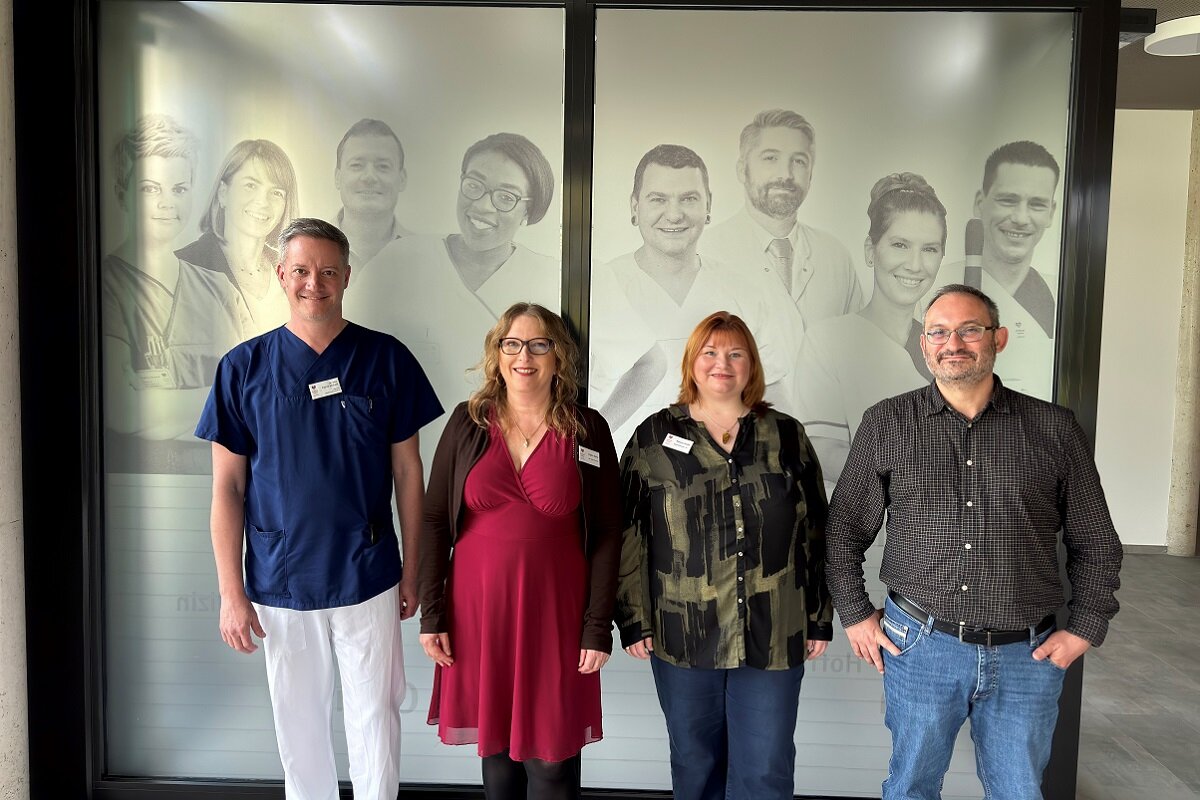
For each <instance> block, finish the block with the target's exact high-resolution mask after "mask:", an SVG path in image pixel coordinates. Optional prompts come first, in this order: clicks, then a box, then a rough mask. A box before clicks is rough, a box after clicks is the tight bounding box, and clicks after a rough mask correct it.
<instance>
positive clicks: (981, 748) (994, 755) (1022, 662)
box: [971, 631, 1066, 800]
mask: <svg viewBox="0 0 1200 800" xmlns="http://www.w3.org/2000/svg"><path fill="white" fill-rule="evenodd" d="M1049 634H1050V632H1049V631H1047V632H1045V633H1043V634H1042V635H1041V636H1036V635H1031V637H1030V640H1029V641H1028V642H1017V643H1015V644H1006V645H1002V646H1000V647H990V648H981V650H982V652H983V654H984V655H983V669H982V670H981V671H982V672H983V673H984V674H985V675H986V676H987V678H988V680H987V683H986V684H985V687H984V689H985V691H984V692H981V694H980V695H979V696H978V697H977V698H975V701H974V702H973V703H972V705H971V738H972V739H973V740H974V741H975V764H976V768H977V770H978V773H979V781H980V783H982V784H983V789H984V796H985V797H987V798H997V800H1001V798H1002V799H1003V800H1040V799H1041V797H1042V790H1041V783H1042V773H1043V772H1045V770H1046V764H1047V762H1049V760H1050V743H1051V740H1052V739H1053V737H1054V726H1055V723H1056V722H1057V721H1058V696H1059V694H1061V692H1062V684H1063V676H1064V675H1066V672H1065V671H1064V670H1061V669H1059V668H1058V667H1056V666H1054V664H1052V663H1051V662H1050V659H1046V660H1044V661H1035V660H1034V658H1033V651H1034V650H1035V649H1037V648H1038V647H1039V646H1040V645H1041V643H1042V642H1043V641H1045V639H1046V637H1047V636H1049Z"/></svg>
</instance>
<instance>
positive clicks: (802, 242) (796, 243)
mask: <svg viewBox="0 0 1200 800" xmlns="http://www.w3.org/2000/svg"><path fill="white" fill-rule="evenodd" d="M742 213H744V214H745V215H746V219H748V220H749V221H750V230H751V231H753V233H754V241H755V242H757V243H758V249H759V250H761V251H762V252H764V253H765V252H766V251H767V248H768V247H770V246H771V242H773V241H775V240H776V239H778V238H779V237H778V236H776V235H774V234H773V233H771V232H770V231H768V230H767V229H766V228H764V227H763V226H762V225H759V224H758V222H756V221H755V219H754V217H753V216H751V215H750V209H749V208H743V209H742ZM784 238H785V239H787V240H788V241H790V242H791V243H792V252H793V253H794V255H793V258H794V259H795V258H808V255H809V251H810V247H809V244H808V234H806V233H805V232H804V226H803V225H802V224H800V222H799V220H797V221H796V222H795V223H794V224H793V225H792V229H791V230H790V231H788V235H787V236H785V237H784Z"/></svg>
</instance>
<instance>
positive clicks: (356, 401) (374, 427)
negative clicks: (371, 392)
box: [329, 394, 388, 445]
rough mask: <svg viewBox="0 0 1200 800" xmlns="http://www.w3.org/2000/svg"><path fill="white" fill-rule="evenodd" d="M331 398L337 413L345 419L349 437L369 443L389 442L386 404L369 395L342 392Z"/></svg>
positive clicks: (344, 423) (344, 422)
mask: <svg viewBox="0 0 1200 800" xmlns="http://www.w3.org/2000/svg"><path fill="white" fill-rule="evenodd" d="M329 400H330V401H331V402H332V403H334V404H336V413H337V414H338V415H339V417H340V418H341V419H342V420H343V423H342V424H343V425H345V430H346V432H347V434H348V435H349V437H350V438H351V439H352V440H354V441H357V442H362V443H363V444H368V445H379V444H387V443H388V442H387V438H388V437H387V421H386V419H385V415H384V405H383V403H382V402H380V400H379V399H377V398H374V397H370V396H367V395H353V394H341V395H337V396H336V397H331V398H329Z"/></svg>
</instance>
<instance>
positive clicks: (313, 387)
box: [308, 378, 342, 400]
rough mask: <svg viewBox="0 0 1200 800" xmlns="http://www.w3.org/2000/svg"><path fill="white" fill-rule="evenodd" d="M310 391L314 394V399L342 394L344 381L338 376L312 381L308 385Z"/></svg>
mask: <svg viewBox="0 0 1200 800" xmlns="http://www.w3.org/2000/svg"><path fill="white" fill-rule="evenodd" d="M308 393H309V394H311V395H312V399H313V400H320V399H321V398H322V397H329V396H330V395H331V394H341V393H342V383H341V381H339V380H338V379H337V378H330V379H329V380H327V381H317V382H316V383H310V384H309V385H308Z"/></svg>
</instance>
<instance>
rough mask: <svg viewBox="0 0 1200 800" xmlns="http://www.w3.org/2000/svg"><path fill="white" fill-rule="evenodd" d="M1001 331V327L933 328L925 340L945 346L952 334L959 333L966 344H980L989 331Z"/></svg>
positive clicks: (927, 332)
mask: <svg viewBox="0 0 1200 800" xmlns="http://www.w3.org/2000/svg"><path fill="white" fill-rule="evenodd" d="M999 329H1000V326H999V325H964V326H962V327H961V328H958V329H956V330H949V329H947V328H933V329H932V330H928V331H925V339H926V341H928V342H929V343H930V344H945V343H946V342H948V341H950V335H951V334H954V333H957V334H958V338H959V339H961V340H962V341H964V342H968V343H970V342H978V341H979V340H980V339H982V338H983V334H984V333H986V332H987V331H995V330H999Z"/></svg>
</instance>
